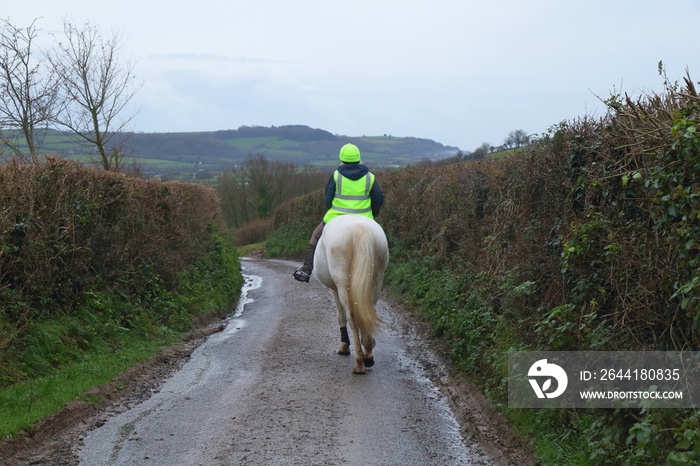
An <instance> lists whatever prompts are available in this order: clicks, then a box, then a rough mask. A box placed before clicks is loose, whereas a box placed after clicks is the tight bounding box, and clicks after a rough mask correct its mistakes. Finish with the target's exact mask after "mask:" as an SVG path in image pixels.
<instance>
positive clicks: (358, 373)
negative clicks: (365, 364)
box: [352, 369, 365, 375]
mask: <svg viewBox="0 0 700 466" xmlns="http://www.w3.org/2000/svg"><path fill="white" fill-rule="evenodd" d="M352 373H353V374H357V375H364V374H365V371H364V370H362V372H360V370H359V369H353V370H352Z"/></svg>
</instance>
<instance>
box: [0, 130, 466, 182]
mask: <svg viewBox="0 0 700 466" xmlns="http://www.w3.org/2000/svg"><path fill="white" fill-rule="evenodd" d="M6 136H7V135H6ZM127 136H128V141H129V142H128V146H127V149H126V153H127V154H128V156H127V157H126V158H125V160H124V161H123V163H124V164H125V165H129V164H138V165H139V166H140V171H141V173H143V174H145V175H147V176H155V175H158V176H161V177H165V178H167V179H175V180H185V181H189V180H192V179H197V180H205V179H208V180H209V181H211V180H213V179H214V178H215V177H216V176H218V174H219V173H221V172H222V171H225V170H228V169H231V168H232V167H234V166H236V165H240V164H242V163H244V162H245V160H246V159H247V158H248V157H250V156H253V155H262V156H264V157H266V158H268V159H269V160H276V161H283V162H290V163H293V164H296V165H313V166H317V167H319V168H327V169H329V170H330V169H332V167H335V166H336V165H337V164H338V159H337V154H338V150H339V148H340V147H341V146H342V144H345V143H346V142H352V143H354V144H357V145H358V147H360V150H361V151H362V156H363V160H364V161H365V162H366V163H368V165H371V166H372V167H373V168H380V167H398V166H404V165H407V164H410V163H415V162H417V161H419V160H423V159H432V160H435V159H439V158H445V157H451V156H453V155H455V153H456V152H457V151H458V149H457V148H454V147H447V146H444V145H442V144H439V143H437V142H435V141H432V140H427V139H418V138H401V137H392V136H369V137H365V136H363V137H348V136H335V135H332V134H330V133H328V132H325V131H322V130H315V129H311V128H308V127H305V126H298V125H297V126H283V127H278V128H275V127H272V128H264V127H241V128H239V129H238V130H227V131H217V132H190V133H129V134H128V135H127ZM10 142H12V143H13V144H14V145H16V146H19V148H20V150H26V144H25V145H24V147H23V145H22V141H20V140H18V139H11V140H10ZM1 149H2V145H1V144H0V150H1ZM90 150H92V148H91V147H90V146H89V145H87V144H86V143H85V142H83V141H82V140H78V139H76V137H75V136H74V135H72V134H71V133H68V132H60V131H55V130H49V131H48V132H47V134H46V135H45V137H44V141H43V145H42V149H41V152H42V153H44V154H48V153H56V154H58V155H59V156H62V157H66V158H71V159H75V160H80V161H84V162H94V161H96V160H97V158H96V157H95V156H94V155H90V153H89V151H90ZM9 153H10V151H8V150H6V151H5V155H7V154H9Z"/></svg>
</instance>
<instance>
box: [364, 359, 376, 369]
mask: <svg viewBox="0 0 700 466" xmlns="http://www.w3.org/2000/svg"><path fill="white" fill-rule="evenodd" d="M372 366H374V357H371V358H367V359H365V367H372Z"/></svg>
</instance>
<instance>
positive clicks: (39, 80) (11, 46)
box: [0, 19, 58, 163]
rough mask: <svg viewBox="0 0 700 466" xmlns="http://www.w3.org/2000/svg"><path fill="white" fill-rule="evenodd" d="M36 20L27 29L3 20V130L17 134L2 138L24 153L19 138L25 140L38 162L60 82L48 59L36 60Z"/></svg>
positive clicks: (0, 124) (0, 60) (0, 114)
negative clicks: (42, 136)
mask: <svg viewBox="0 0 700 466" xmlns="http://www.w3.org/2000/svg"><path fill="white" fill-rule="evenodd" d="M35 23H36V20H34V21H32V23H31V24H30V25H29V26H28V27H27V28H25V29H20V28H17V27H15V26H14V25H12V24H11V23H10V21H9V19H3V20H0V129H2V130H5V129H8V130H12V132H13V134H11V135H10V134H8V135H3V136H0V140H2V142H3V143H4V144H5V145H6V146H8V147H9V148H10V149H11V150H12V152H14V153H15V154H16V155H19V156H23V154H22V151H21V149H20V145H19V142H16V141H18V140H21V139H24V141H25V142H26V144H27V150H28V152H29V154H28V155H29V157H30V159H31V161H32V162H33V163H36V162H38V160H39V158H38V150H39V146H40V144H41V135H42V126H43V130H44V131H45V130H46V129H47V128H48V126H49V124H50V122H51V121H52V120H53V118H54V116H55V112H56V109H57V102H58V100H57V99H58V96H57V87H58V86H57V84H56V75H55V73H54V72H53V70H52V69H51V68H49V67H47V66H46V62H45V61H37V60H35V59H34V52H33V50H32V46H33V41H34V39H35V38H36V36H37V30H36V26H35Z"/></svg>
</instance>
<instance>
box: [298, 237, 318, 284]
mask: <svg viewBox="0 0 700 466" xmlns="http://www.w3.org/2000/svg"><path fill="white" fill-rule="evenodd" d="M315 252H316V245H313V246H312V245H309V247H308V249H307V250H306V257H305V258H304V265H302V266H301V267H299V268H298V269H296V270H295V271H294V278H295V279H297V280H299V281H300V282H304V283H308V282H309V279H311V272H312V271H313V269H314V253H315Z"/></svg>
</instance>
